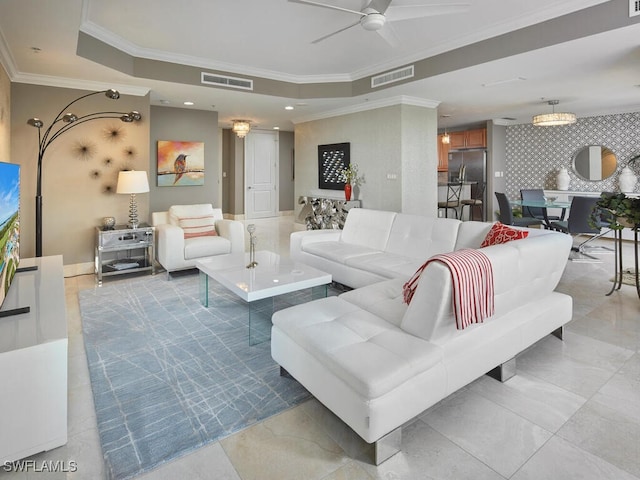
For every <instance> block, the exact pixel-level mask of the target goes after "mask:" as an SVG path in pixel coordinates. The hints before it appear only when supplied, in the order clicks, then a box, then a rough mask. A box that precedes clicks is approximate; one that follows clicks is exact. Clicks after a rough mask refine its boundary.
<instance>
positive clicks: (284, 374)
mask: <svg viewBox="0 0 640 480" xmlns="http://www.w3.org/2000/svg"><path fill="white" fill-rule="evenodd" d="M280 376H281V377H286V378H293V377H292V376H291V374H290V373H289V372H287V371H286V370H285V369H284V368H283V367H280Z"/></svg>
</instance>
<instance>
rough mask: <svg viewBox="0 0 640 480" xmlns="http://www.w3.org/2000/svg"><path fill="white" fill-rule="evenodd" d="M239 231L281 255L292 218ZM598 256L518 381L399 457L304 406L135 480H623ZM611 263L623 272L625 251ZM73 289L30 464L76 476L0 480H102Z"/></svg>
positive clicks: (626, 452)
mask: <svg viewBox="0 0 640 480" xmlns="http://www.w3.org/2000/svg"><path fill="white" fill-rule="evenodd" d="M252 223H255V224H256V226H257V234H258V248H261V249H268V250H274V251H279V252H281V253H287V252H288V239H289V234H290V232H291V231H293V230H296V229H301V226H299V225H296V224H294V222H293V219H292V217H280V218H278V219H277V220H257V221H253V222H252ZM603 242H607V241H606V240H605V241H603ZM599 258H601V259H602V263H578V262H569V264H568V265H567V268H566V271H565V273H564V275H563V277H562V280H561V283H560V286H559V289H560V290H561V291H563V292H566V293H568V294H570V295H571V296H572V297H573V299H574V319H573V321H572V322H571V323H570V324H569V325H568V328H567V332H566V335H565V340H564V342H560V341H559V340H558V339H556V338H555V337H547V338H545V339H543V340H541V341H540V342H538V343H537V344H536V345H534V346H533V347H531V348H530V349H528V350H527V351H525V352H523V353H522V354H520V355H519V356H518V359H517V362H518V374H517V375H516V376H515V377H513V378H512V379H510V380H509V381H507V382H506V383H503V384H502V383H499V382H497V381H495V380H493V379H490V378H488V377H486V376H485V377H482V378H479V379H478V380H476V381H475V382H473V383H472V384H470V385H469V386H467V387H466V388H464V389H462V390H460V391H458V392H457V393H455V394H453V395H451V396H450V397H448V398H446V399H445V400H443V401H442V402H440V403H438V404H437V405H435V406H434V407H432V408H431V409H429V410H427V411H426V412H424V413H423V414H422V415H421V416H420V417H419V418H418V419H416V421H415V422H413V423H412V424H411V425H409V426H408V427H406V428H405V429H404V430H403V442H402V452H401V453H400V454H398V455H396V456H394V457H393V458H391V459H390V460H388V461H387V462H385V463H384V464H383V465H381V466H379V467H375V466H372V465H371V464H369V463H368V462H367V460H366V456H365V454H364V450H363V443H362V442H361V441H359V439H358V438H357V436H355V435H354V434H353V433H352V432H351V431H350V430H349V429H348V428H346V427H345V426H344V425H343V424H342V423H341V422H340V421H339V420H337V419H336V418H335V417H334V416H333V415H332V414H331V413H330V412H328V411H327V410H326V409H325V408H324V407H323V406H322V405H321V404H319V403H318V402H317V401H315V400H310V401H308V402H306V403H304V404H302V405H300V406H298V407H296V408H293V409H291V410H288V411H285V412H283V413H281V414H279V415H276V416H274V417H271V418H269V419H267V420H265V421H263V422H261V423H259V424H257V425H255V426H252V427H250V428H248V429H246V430H244V431H241V432H239V433H237V434H235V435H232V436H230V437H228V438H226V439H223V440H222V441H220V442H216V443H213V444H211V445H209V446H207V447H204V448H202V449H200V450H198V451H196V452H195V453H193V454H191V455H188V456H186V457H184V458H181V459H178V460H176V461H173V462H171V463H168V464H166V465H164V466H163V467H161V468H159V469H157V470H155V471H153V472H150V473H148V474H146V475H143V476H141V477H139V478H141V479H144V480H161V479H182V478H184V479H187V478H188V479H216V480H218V479H229V480H233V479H235V480H238V479H242V480H249V479H259V480H269V479H274V480H286V479H308V480H316V479H324V480H346V479H351V480H360V479H362V480H364V479H366V480H371V479H386V480H391V479H474V480H479V479H514V480H526V479H532V480H533V479H535V480H546V479H549V480H551V479H554V480H555V479H569V478H575V479H594V480H603V479H611V480H624V479H636V480H637V479H639V478H640V354H639V353H638V347H639V345H640V299H638V297H637V296H636V293H635V289H634V288H633V287H631V286H627V285H623V287H622V289H621V290H620V291H618V292H615V293H614V294H613V295H611V296H605V293H606V292H608V291H609V289H610V287H611V283H610V282H609V279H610V277H611V276H612V272H613V255H600V256H599ZM625 259H626V260H627V261H626V262H625V267H627V266H631V259H632V250H631V246H630V245H625ZM541 260H542V259H541ZM106 281H118V280H117V278H116V279H113V278H111V279H107V280H106ZM85 288H96V287H95V284H94V278H93V277H92V276H80V277H75V278H69V279H67V280H66V291H67V312H68V322H69V415H68V416H69V441H68V444H67V445H66V446H64V447H61V448H58V449H55V450H52V451H49V452H45V453H42V454H40V455H36V456H34V457H32V458H33V459H35V460H37V461H40V460H54V461H56V460H63V461H74V462H76V464H77V471H75V472H73V473H56V474H45V473H35V472H33V471H31V472H22V473H16V472H11V473H8V472H5V471H4V470H3V468H2V466H1V465H0V478H3V479H4V478H11V479H12V480H13V479H14V478H15V479H30V478H38V479H43V478H61V479H62V478H73V479H102V478H104V475H105V473H104V468H103V463H102V454H101V450H100V442H99V438H98V432H97V427H96V418H95V412H94V408H93V399H92V395H91V385H90V382H89V375H88V370H87V363H86V358H85V353H84V346H83V341H82V328H81V320H80V313H79V306H78V301H77V292H78V290H81V289H85Z"/></svg>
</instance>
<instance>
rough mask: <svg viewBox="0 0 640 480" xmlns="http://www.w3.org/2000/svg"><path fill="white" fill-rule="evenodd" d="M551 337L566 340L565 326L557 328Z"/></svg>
mask: <svg viewBox="0 0 640 480" xmlns="http://www.w3.org/2000/svg"><path fill="white" fill-rule="evenodd" d="M551 335H553V336H554V337H558V338H559V339H560V340H564V325H562V326H561V327H558V328H556V329H555V330H554V331H553V332H551Z"/></svg>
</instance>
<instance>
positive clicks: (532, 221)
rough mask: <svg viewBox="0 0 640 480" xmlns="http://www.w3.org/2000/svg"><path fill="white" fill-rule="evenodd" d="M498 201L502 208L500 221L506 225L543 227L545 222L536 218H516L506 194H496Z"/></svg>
mask: <svg viewBox="0 0 640 480" xmlns="http://www.w3.org/2000/svg"><path fill="white" fill-rule="evenodd" d="M495 195H496V199H497V200H498V206H499V207H500V215H499V216H498V220H500V222H501V223H504V224H505V225H514V226H517V227H528V226H533V225H542V224H543V222H542V220H540V219H537V218H534V217H522V218H515V217H514V216H513V211H512V210H511V204H510V203H509V199H508V198H507V196H506V195H505V194H504V193H501V192H495Z"/></svg>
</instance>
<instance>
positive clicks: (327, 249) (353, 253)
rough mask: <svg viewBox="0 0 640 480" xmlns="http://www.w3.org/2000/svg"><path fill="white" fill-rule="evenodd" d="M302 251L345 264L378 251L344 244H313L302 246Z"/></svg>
mask: <svg viewBox="0 0 640 480" xmlns="http://www.w3.org/2000/svg"><path fill="white" fill-rule="evenodd" d="M302 251H303V252H305V253H310V254H312V255H317V256H318V257H322V258H326V259H328V260H332V261H334V262H338V263H346V262H347V260H349V259H352V258H354V257H358V256H361V255H370V254H372V253H377V252H378V250H374V249H372V248H368V247H364V246H362V245H355V244H351V243H344V242H314V243H307V244H304V245H302Z"/></svg>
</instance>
